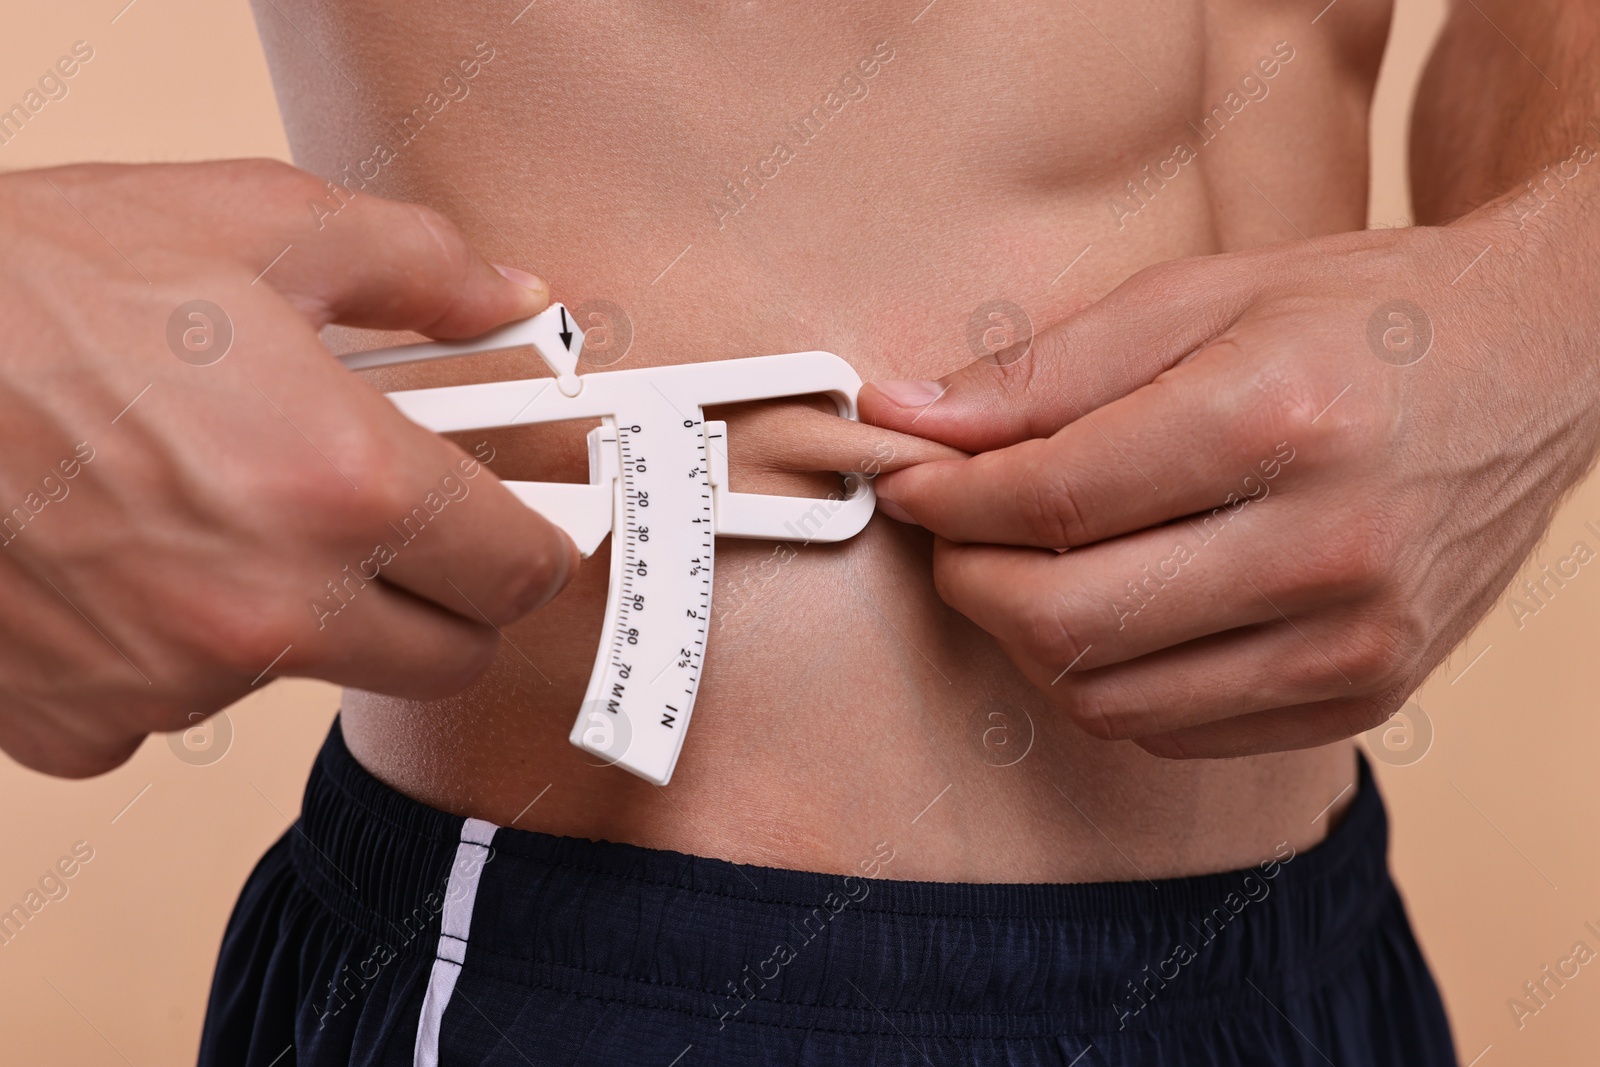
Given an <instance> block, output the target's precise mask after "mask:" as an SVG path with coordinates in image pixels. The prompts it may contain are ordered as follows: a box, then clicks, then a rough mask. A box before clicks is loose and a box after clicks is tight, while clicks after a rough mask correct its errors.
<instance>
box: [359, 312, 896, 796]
mask: <svg viewBox="0 0 1600 1067" xmlns="http://www.w3.org/2000/svg"><path fill="white" fill-rule="evenodd" d="M527 345H531V346H532V347H533V348H534V349H535V350H536V351H537V352H538V353H539V355H540V356H541V357H542V358H543V359H544V362H545V363H547V364H548V365H549V366H550V369H551V370H552V371H554V372H555V377H554V378H532V379H525V380H519V381H504V382H488V383H484V384H478V385H455V386H446V387H443V388H437V389H413V390H408V391H405V392H397V393H390V394H388V395H389V399H390V400H392V401H393V402H394V404H395V406H396V407H398V408H399V409H400V411H401V413H402V414H404V415H405V416H406V417H407V418H409V419H410V420H411V421H413V422H415V423H418V424H419V425H421V426H425V427H427V428H428V429H430V430H433V431H435V432H438V433H449V432H453V431H458V430H476V429H487V428H491V427H503V426H525V425H528V424H531V423H543V422H564V421H567V420H571V419H593V418H598V419H599V420H600V425H599V426H598V427H596V428H595V429H593V430H591V431H590V432H589V484H588V485H577V484H567V483H558V482H516V481H507V482H505V485H506V487H507V488H508V489H510V490H511V491H512V492H513V493H515V494H516V495H517V496H518V497H519V498H520V499H521V500H522V501H523V502H524V503H525V504H527V505H528V506H529V507H531V508H533V509H534V510H535V511H537V512H539V513H540V514H541V515H543V516H544V517H545V518H546V519H548V520H550V522H552V523H554V524H555V525H557V526H559V527H561V528H562V529H563V530H565V531H566V532H567V534H568V536H570V537H571V538H572V540H573V541H574V542H575V543H576V544H577V546H578V550H579V551H580V552H581V553H582V554H583V555H584V557H586V558H587V557H588V556H589V555H591V554H592V553H593V552H594V551H595V549H597V548H599V547H600V544H601V542H602V541H604V540H605V538H606V534H608V533H610V534H612V535H613V538H612V542H611V582H610V588H609V591H608V593H607V597H606V613H605V628H604V630H603V631H602V634H601V639H600V648H599V653H598V655H597V656H596V658H595V664H594V673H593V674H591V675H590V677H589V688H588V691H587V692H586V693H585V694H584V701H583V707H582V708H581V709H580V710H579V713H578V721H577V723H576V725H574V726H573V728H572V735H571V740H572V743H573V744H575V745H577V746H578V747H579V748H582V749H585V750H586V751H589V752H592V753H594V754H595V755H597V756H599V757H601V758H602V759H604V760H605V761H607V762H608V763H615V764H617V765H618V766H621V767H625V768H626V769H628V770H629V771H632V772H633V773H634V774H636V775H638V776H639V777H641V778H645V779H647V780H649V781H651V782H654V783H656V784H657V785H666V784H667V781H668V780H669V779H670V778H671V777H672V768H673V766H674V765H675V764H676V763H677V761H678V751H679V749H681V748H682V747H683V736H684V731H685V730H686V729H687V728H688V726H689V717H690V715H691V713H692V712H693V710H694V698H695V693H696V691H697V690H698V688H699V685H700V676H701V674H702V673H703V668H704V665H705V655H706V642H707V640H708V639H709V637H710V626H711V577H712V563H713V559H714V556H715V543H716V538H717V536H718V535H721V536H723V537H751V538H768V539H773V540H800V541H807V542H809V541H843V540H845V539H846V538H849V537H853V536H854V535H855V534H857V533H859V532H860V531H861V529H862V527H864V526H866V524H867V520H869V519H870V518H871V517H872V511H873V507H874V498H873V493H872V488H871V486H869V485H868V484H867V482H866V480H865V479H863V478H860V477H859V476H853V477H851V478H850V479H849V481H850V482H851V483H852V484H851V485H850V492H849V495H848V496H845V497H843V498H842V499H830V500H817V499H813V498H809V497H784V496H763V495H758V494H754V493H735V492H732V491H731V490H730V489H729V488H728V453H727V427H726V424H724V423H721V422H707V421H706V420H705V416H704V414H703V409H704V408H707V407H710V406H713V405H716V404H728V403H735V402H738V401H743V400H767V399H772V398H775V397H786V396H803V395H806V394H810V393H825V394H827V395H828V396H830V397H831V398H832V399H833V401H834V403H835V404H836V405H837V406H838V411H839V414H840V415H841V416H843V417H845V418H850V419H854V418H856V417H857V415H856V394H857V393H858V392H859V391H860V388H861V379H860V378H859V377H858V376H857V375H856V372H855V371H854V370H853V369H852V368H851V366H850V364H848V363H846V362H845V361H844V360H842V359H840V358H839V357H838V356H836V355H834V354H833V353H831V352H793V353H789V354H787V355H777V356H752V357H749V358H746V359H728V360H721V361H717V362H712V363H686V364H679V365H675V366H665V367H640V368H636V369H633V370H621V371H596V372H591V373H588V374H583V375H579V374H578V357H579V353H580V352H581V351H582V348H583V331H582V330H580V329H579V328H578V326H577V324H576V323H574V322H573V321H572V317H571V315H570V313H569V312H568V311H567V309H566V308H565V307H563V306H562V305H560V304H552V305H551V306H550V307H549V309H548V310H546V311H544V312H541V313H540V314H538V315H536V316H534V317H533V318H531V319H526V320H524V321H522V322H515V323H512V324H510V325H508V326H503V327H501V328H500V329H498V330H495V331H493V332H492V333H488V334H485V335H484V336H482V337H477V338H473V339H471V340H467V341H440V342H430V343H426V344H416V345H404V346H401V347H398V348H384V349H377V350H375V351H371V352H358V353H354V354H352V355H348V356H344V357H342V359H341V362H343V363H344V365H345V366H346V367H349V368H350V369H352V370H364V369H367V368H370V367H381V366H387V365H390V364H395V363H412V362H416V361H419V360H432V359H442V358H446V357H450V356H464V355H471V354H474V353H481V352H495V351H500V350H502V349H508V348H519V347H522V346H527Z"/></svg>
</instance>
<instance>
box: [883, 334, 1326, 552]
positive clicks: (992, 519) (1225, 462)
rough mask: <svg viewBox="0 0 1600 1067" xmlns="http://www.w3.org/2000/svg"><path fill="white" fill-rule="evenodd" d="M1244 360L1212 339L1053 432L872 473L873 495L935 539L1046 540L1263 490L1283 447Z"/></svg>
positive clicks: (1253, 496)
mask: <svg viewBox="0 0 1600 1067" xmlns="http://www.w3.org/2000/svg"><path fill="white" fill-rule="evenodd" d="M1247 363H1248V358H1247V357H1246V355H1245V354H1244V352H1243V351H1242V350H1241V349H1240V348H1239V347H1238V346H1237V345H1236V344H1234V343H1233V342H1231V341H1223V342H1221V343H1218V344H1216V345H1213V346H1211V347H1210V348H1207V349H1205V350H1203V351H1202V352H1200V353H1199V354H1198V355H1197V356H1196V357H1195V358H1194V359H1192V360H1190V361H1189V362H1188V363H1185V364H1184V365H1183V366H1182V367H1181V368H1179V369H1178V370H1176V371H1173V372H1171V373H1169V374H1168V375H1165V376H1163V377H1162V378H1161V379H1160V380H1159V381H1157V382H1155V383H1153V384H1151V385H1148V386H1145V387H1144V388H1142V389H1140V390H1138V391H1136V392H1135V393H1133V394H1132V395H1131V396H1128V397H1125V398H1123V399H1121V400H1118V401H1115V402H1114V403H1111V404H1108V405H1107V406H1106V407H1104V408H1101V409H1100V410H1098V411H1095V412H1093V413H1091V414H1088V415H1085V416H1084V417H1082V418H1080V419H1077V420H1076V421H1074V422H1072V423H1070V424H1069V425H1067V426H1066V427H1065V428H1063V429H1062V430H1060V431H1059V432H1057V433H1056V434H1055V435H1054V436H1053V437H1050V438H1047V439H1043V440H1029V441H1023V442H1022V443H1020V444H1016V445H1012V446H1010V447H1009V448H1003V449H998V450H996V451H993V452H985V453H981V454H979V455H976V456H973V457H972V458H970V459H966V460H960V461H956V462H939V463H929V464H923V465H921V466H917V467H912V468H909V469H907V470H903V471H899V472H896V473H893V474H887V475H884V476H883V477H882V478H880V479H879V480H878V485H877V491H878V496H879V498H880V499H881V500H886V501H888V502H889V503H890V504H891V505H892V506H895V507H898V508H899V509H901V510H902V511H903V512H905V513H906V514H908V515H909V516H910V517H911V518H912V519H913V520H914V521H915V522H917V523H918V524H920V525H922V526H925V527H927V528H928V529H930V530H932V531H933V532H934V533H937V534H939V535H940V536H941V537H944V538H945V539H946V540H950V541H955V542H961V543H983V544H1000V545H1024V546H1032V547H1038V548H1053V549H1058V550H1059V549H1066V548H1071V547H1076V546H1079V545H1086V544H1091V543H1093V542H1095V541H1100V540H1104V539H1106V538H1108V537H1115V536H1119V535H1121V534H1126V533H1131V532H1133V531H1135V530H1141V529H1145V528H1146V527H1150V526H1155V525H1158V524H1160V523H1164V522H1168V521H1171V520H1172V519H1176V518H1181V517H1183V516H1185V515H1195V514H1197V513H1200V512H1204V511H1208V510H1211V509H1215V508H1232V509H1236V508H1238V507H1241V506H1243V503H1244V502H1248V501H1254V500H1260V499H1264V498H1265V497H1266V496H1267V495H1268V494H1269V493H1271V492H1272V491H1274V489H1275V488H1277V487H1278V486H1280V485H1282V484H1283V483H1281V482H1279V481H1277V480H1276V479H1277V478H1278V477H1279V475H1280V474H1281V473H1282V471H1283V468H1284V467H1285V466H1286V465H1287V464H1288V463H1290V462H1291V461H1292V460H1293V458H1294V455H1295V450H1294V446H1293V444H1292V443H1291V442H1289V441H1287V440H1284V439H1282V438H1281V437H1280V436H1278V435H1279V434H1280V433H1281V432H1282V430H1283V425H1282V424H1283V419H1282V415H1281V413H1280V412H1279V411H1278V410H1277V409H1276V408H1274V407H1272V406H1270V405H1266V404H1263V403H1260V402H1259V398H1255V397H1254V396H1253V394H1254V391H1255V390H1256V389H1257V388H1259V386H1258V385H1257V384H1256V380H1255V377H1254V376H1252V375H1251V374H1249V373H1246V371H1247V369H1248V368H1247V366H1246V365H1247Z"/></svg>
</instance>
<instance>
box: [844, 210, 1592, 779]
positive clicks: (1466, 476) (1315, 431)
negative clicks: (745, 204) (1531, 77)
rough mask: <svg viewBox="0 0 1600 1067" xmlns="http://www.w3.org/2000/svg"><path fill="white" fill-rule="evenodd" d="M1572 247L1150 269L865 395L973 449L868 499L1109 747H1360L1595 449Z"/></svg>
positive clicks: (1436, 235) (1401, 245)
mask: <svg viewBox="0 0 1600 1067" xmlns="http://www.w3.org/2000/svg"><path fill="white" fill-rule="evenodd" d="M1554 240H1555V238H1554V237H1552V235H1550V234H1548V233H1545V234H1539V235H1533V234H1531V233H1524V232H1522V231H1519V230H1518V229H1517V228H1516V227H1514V226H1512V225H1510V224H1509V222H1508V221H1507V219H1506V218H1505V217H1504V216H1503V215H1502V216H1500V217H1498V218H1487V219H1486V218H1482V217H1479V218H1478V220H1477V221H1475V222H1466V223H1460V224H1456V225H1453V226H1449V227H1444V228H1426V229H1408V230H1390V231H1371V232H1363V233H1353V234H1346V235H1341V236H1337V237H1328V238H1319V239H1317V240H1316V241H1315V242H1314V243H1313V242H1310V241H1304V240H1302V241H1298V242H1294V243H1289V244H1283V245H1275V246H1271V247H1267V248H1262V249H1257V250H1253V251H1249V252H1242V253H1234V254H1228V255H1219V256H1209V257H1204V258H1197V259H1190V260H1179V261H1174V262H1170V263H1165V264H1161V265H1158V266H1156V267H1153V268H1150V269H1147V270H1145V271H1142V272H1140V273H1139V274H1136V275H1134V276H1133V277H1132V278H1130V279H1129V280H1128V281H1126V282H1125V283H1123V284H1122V285H1121V286H1120V287H1118V288H1117V289H1116V290H1115V291H1113V292H1112V293H1111V294H1110V295H1109V296H1107V297H1106V298H1105V299H1103V300H1101V301H1099V302H1098V303H1096V304H1094V305H1092V306H1091V307H1089V308H1088V309H1086V310H1085V311H1083V312H1082V313H1080V314H1078V315H1074V316H1073V317H1071V318H1069V319H1067V320H1065V321H1063V322H1061V323H1059V324H1057V325H1055V326H1053V327H1051V328H1049V329H1046V330H1042V331H1040V332H1039V333H1038V334H1037V335H1036V336H1034V337H1033V338H1032V343H1031V346H1030V347H1029V348H1028V350H1027V351H1026V354H1025V355H1022V356H1021V358H1018V359H1015V361H1010V357H1012V356H1015V355H1017V354H1018V352H1019V349H1010V350H1007V351H1006V352H1002V353H1000V354H999V356H998V357H991V358H990V359H988V360H980V361H978V362H975V363H973V364H972V365H971V366H969V367H967V368H965V369H963V370H962V371H959V372H957V373H955V374H953V375H950V376H949V377H947V378H946V379H944V380H943V381H941V382H938V383H932V382H920V383H915V382H913V383H908V382H887V383H879V384H877V385H875V386H869V387H868V388H867V389H866V390H864V391H863V393H862V397H861V409H862V414H863V418H865V419H867V420H868V421H871V422H874V423H876V424H878V425H880V426H885V427H888V428H891V429H896V430H901V431H905V432H910V433H915V434H918V435H920V436H923V437H928V438H931V439H933V440H937V441H942V442H944V443H946V444H950V445H953V446H955V447H957V448H960V449H963V450H965V451H968V452H974V453H979V454H977V455H974V456H973V457H972V458H970V459H964V460H949V461H939V462H932V463H926V464H922V465H919V466H915V467H912V468H909V469H907V470H903V471H900V472H897V473H894V474H888V475H885V476H883V477H882V478H880V479H879V481H878V484H877V488H878V493H879V496H880V499H881V500H882V502H883V505H884V509H885V510H886V511H888V512H889V513H890V514H891V515H894V516H895V517H897V518H901V519H904V520H908V521H913V522H916V523H918V524H920V525H922V526H925V527H927V528H928V529H929V530H931V531H933V532H934V533H935V534H936V535H938V539H937V542H936V548H935V556H934V576H935V580H936V583H937V587H938V590H939V593H940V595H941V596H942V597H943V598H944V599H945V601H946V602H948V603H949V604H950V605H951V606H953V607H954V608H956V609H957V610H959V611H961V612H962V613H963V614H965V615H967V616H968V617H970V618H971V619H972V620H973V621H975V622H976V623H977V624H978V625H980V626H982V627H983V628H984V629H985V630H987V631H988V632H989V633H991V634H992V635H994V637H995V638H996V639H997V640H998V641H999V642H1000V643H1001V645H1002V646H1003V647H1004V648H1005V649H1006V650H1007V652H1008V653H1009V654H1010V655H1011V657H1012V658H1013V660H1014V661H1015V662H1016V663H1017V664H1018V666H1019V667H1020V668H1021V669H1022V670H1023V671H1024V673H1026V674H1027V675H1028V677H1029V678H1030V679H1031V680H1032V681H1033V682H1034V683H1035V685H1037V686H1038V687H1039V688H1040V689H1041V690H1042V691H1043V692H1045V693H1046V694H1048V695H1050V696H1051V697H1052V698H1053V699H1054V701H1055V702H1056V703H1057V704H1058V705H1059V706H1060V707H1061V708H1062V709H1063V710H1064V711H1065V712H1066V713H1067V714H1068V715H1069V716H1071V718H1072V719H1073V720H1074V721H1075V722H1077V723H1078V724H1079V725H1080V726H1082V727H1083V728H1084V729H1085V730H1087V731H1089V732H1090V733H1091V734H1094V735H1096V736H1099V737H1103V738H1108V739H1125V738H1131V739H1134V740H1136V741H1137V742H1138V743H1139V744H1140V745H1142V746H1143V747H1144V748H1146V749H1148V750H1149V751H1151V752H1153V753H1156V754H1158V755H1162V756H1171V757H1210V756H1232V755H1243V754H1248V753H1255V752H1264V751H1274V750H1280V749H1288V748H1301V747H1308V746H1313V745H1320V744H1326V743H1328V742H1331V741H1334V740H1337V739H1339V738H1343V737H1347V736H1350V735H1352V734H1355V733H1358V732H1360V731H1364V730H1366V729H1369V728H1371V727H1372V726H1374V725H1376V724H1377V723H1379V722H1381V721H1383V720H1384V719H1385V718H1387V717H1388V716H1389V715H1390V714H1392V713H1393V712H1394V710H1395V709H1397V708H1398V707H1399V706H1400V705H1401V704H1402V703H1403V702H1404V701H1405V698H1406V697H1407V695H1409V694H1410V692H1411V691H1412V690H1414V689H1415V688H1416V687H1417V686H1418V685H1420V684H1421V682H1422V680H1423V679H1424V678H1425V677H1426V676H1427V675H1428V673H1429V672H1430V671H1431V670H1432V669H1433V668H1434V667H1435V666H1436V665H1437V664H1438V663H1439V662H1440V661H1441V660H1443V659H1444V657H1445V656H1446V655H1447V654H1448V653H1449V652H1450V650H1451V648H1452V647H1454V646H1455V644H1456V643H1457V642H1458V641H1460V640H1461V639H1462V638H1463V637H1464V636H1465V635H1466V633H1467V632H1468V631H1469V630H1470V629H1471V627H1472V626H1473V624H1474V623H1475V622H1476V621H1477V620H1478V619H1480V618H1481V617H1482V616H1483V615H1484V614H1485V612H1486V611H1487V610H1488V609H1489V607H1490V606H1491V605H1492V604H1493V603H1494V601H1495V599H1496V597H1497V596H1498V595H1499V594H1500V592H1501V590H1502V589H1503V588H1504V587H1505V585H1506V583H1507V582H1508V581H1509V580H1510V578H1511V577H1512V575H1513V574H1514V573H1515V571H1516V569H1517V567H1518V565H1519V564H1520V563H1521V562H1522V560H1523V559H1524V557H1525V556H1526V555H1527V554H1528V552H1529V551H1530V549H1531V548H1532V546H1533V545H1534V544H1535V542H1536V541H1537V540H1538V539H1539V538H1540V536H1541V535H1542V534H1543V533H1544V531H1545V528H1546V526H1547V524H1548V522H1549V519H1550V516H1551V512H1552V511H1553V509H1554V506H1555V504H1556V502H1557V500H1558V499H1559V497H1560V496H1561V495H1562V493H1563V492H1564V491H1565V490H1566V489H1567V488H1568V487H1570V486H1571V485H1572V484H1573V483H1574V482H1575V481H1576V480H1577V479H1578V477H1580V476H1581V474H1582V473H1583V472H1584V470H1585V469H1587V467H1588V466H1589V464H1590V462H1591V460H1592V459H1593V457H1594V454H1595V450H1596V442H1597V423H1600V404H1597V403H1596V397H1597V395H1600V386H1597V370H1600V365H1597V362H1596V360H1595V358H1594V349H1595V338H1596V337H1597V336H1600V329H1597V327H1596V323H1595V321H1594V320H1595V318H1596V314H1595V310H1594V308H1593V307H1592V300H1591V299H1590V298H1589V295H1588V294H1592V293H1593V292H1594V291H1595V288H1596V287H1595V281H1596V279H1595V278H1594V277H1593V276H1592V275H1593V274H1594V273H1596V270H1595V267H1593V266H1589V267H1587V268H1585V264H1584V263H1583V262H1582V261H1581V259H1580V260H1578V261H1576V262H1575V261H1574V259H1573V258H1572V257H1558V256H1555V255H1552V254H1551V246H1552V244H1553V242H1554ZM1486 249H1487V251H1485V250H1486ZM1475 257H1476V258H1475ZM1591 258H1592V257H1591ZM1555 259H1560V260H1561V263H1560V265H1559V267H1557V266H1552V265H1547V264H1550V262H1551V261H1552V260H1555ZM1585 269H1587V270H1588V272H1589V274H1588V275H1584V270H1585ZM1064 550H1065V551H1064Z"/></svg>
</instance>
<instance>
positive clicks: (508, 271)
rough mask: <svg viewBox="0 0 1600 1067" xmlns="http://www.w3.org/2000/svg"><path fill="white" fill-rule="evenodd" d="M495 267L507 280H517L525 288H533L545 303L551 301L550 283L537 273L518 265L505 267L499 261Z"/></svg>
mask: <svg viewBox="0 0 1600 1067" xmlns="http://www.w3.org/2000/svg"><path fill="white" fill-rule="evenodd" d="M494 269H495V270H497V271H499V272H500V276H501V277H502V278H505V279H506V280H507V281H511V282H515V283H516V284H518V285H520V286H522V287H523V288H524V289H530V290H532V291H533V292H534V293H537V294H538V296H539V299H541V300H543V301H544V302H545V303H549V302H550V283H549V282H547V281H545V280H544V279H543V278H541V277H539V276H538V275H537V274H529V273H528V272H527V271H525V270H518V269H517V268H516V267H503V266H501V265H500V264H498V263H496V264H495V265H494Z"/></svg>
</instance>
